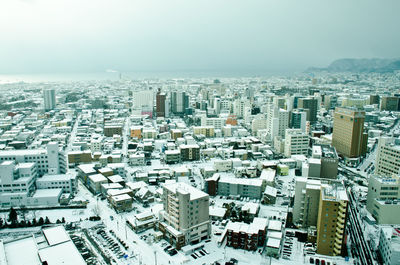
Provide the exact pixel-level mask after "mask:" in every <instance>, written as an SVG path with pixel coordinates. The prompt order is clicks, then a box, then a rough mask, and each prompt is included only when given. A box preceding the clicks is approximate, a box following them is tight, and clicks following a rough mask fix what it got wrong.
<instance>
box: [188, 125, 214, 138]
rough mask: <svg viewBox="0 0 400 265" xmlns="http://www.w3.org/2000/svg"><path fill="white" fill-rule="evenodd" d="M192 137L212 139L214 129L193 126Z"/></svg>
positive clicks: (211, 127)
mask: <svg viewBox="0 0 400 265" xmlns="http://www.w3.org/2000/svg"><path fill="white" fill-rule="evenodd" d="M193 134H194V135H200V134H201V135H204V136H205V137H214V136H215V132H214V127H213V126H195V127H193Z"/></svg>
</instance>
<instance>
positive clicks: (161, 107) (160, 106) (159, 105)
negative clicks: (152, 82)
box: [156, 89, 166, 117]
mask: <svg viewBox="0 0 400 265" xmlns="http://www.w3.org/2000/svg"><path fill="white" fill-rule="evenodd" d="M165 99H166V95H165V93H161V89H158V92H157V95H156V113H157V117H165Z"/></svg>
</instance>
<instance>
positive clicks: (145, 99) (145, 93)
mask: <svg viewBox="0 0 400 265" xmlns="http://www.w3.org/2000/svg"><path fill="white" fill-rule="evenodd" d="M153 106H154V94H153V90H151V89H150V90H142V91H135V92H134V93H133V108H134V109H136V110H141V109H142V107H151V108H153Z"/></svg>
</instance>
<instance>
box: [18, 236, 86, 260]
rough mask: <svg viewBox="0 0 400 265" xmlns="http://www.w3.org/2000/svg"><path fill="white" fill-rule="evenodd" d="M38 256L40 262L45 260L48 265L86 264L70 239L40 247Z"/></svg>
mask: <svg viewBox="0 0 400 265" xmlns="http://www.w3.org/2000/svg"><path fill="white" fill-rule="evenodd" d="M39 258H40V260H41V261H42V262H43V261H47V264H48V265H65V264H74V265H86V262H85V261H84V259H83V258H82V256H81V254H80V253H79V252H78V250H77V249H76V247H75V245H74V243H72V241H67V242H64V243H61V244H58V245H54V246H51V247H47V248H43V249H40V250H39ZM26 264H28V263H26ZM29 264H31V263H29Z"/></svg>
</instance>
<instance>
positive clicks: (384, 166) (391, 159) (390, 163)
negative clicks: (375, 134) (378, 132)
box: [375, 137, 400, 176]
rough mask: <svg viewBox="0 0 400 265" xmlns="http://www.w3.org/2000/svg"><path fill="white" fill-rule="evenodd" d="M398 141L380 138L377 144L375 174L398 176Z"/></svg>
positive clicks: (399, 162)
mask: <svg viewBox="0 0 400 265" xmlns="http://www.w3.org/2000/svg"><path fill="white" fill-rule="evenodd" d="M399 157H400V139H399V138H392V137H381V138H379V142H378V153H377V156H376V161H375V163H376V165H375V173H376V174H378V175H384V176H392V175H398V174H400V159H399Z"/></svg>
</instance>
